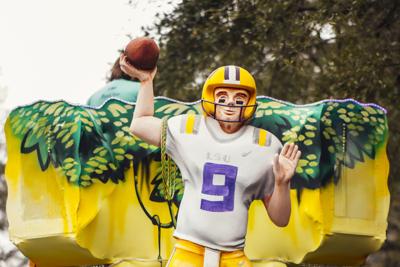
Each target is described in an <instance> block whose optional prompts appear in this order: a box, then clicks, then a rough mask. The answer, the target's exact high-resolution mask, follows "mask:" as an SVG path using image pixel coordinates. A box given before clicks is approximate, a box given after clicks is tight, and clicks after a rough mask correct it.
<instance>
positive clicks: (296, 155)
mask: <svg viewBox="0 0 400 267" xmlns="http://www.w3.org/2000/svg"><path fill="white" fill-rule="evenodd" d="M300 156H301V151H300V150H299V147H298V146H297V145H295V144H293V143H291V144H289V143H286V144H285V145H284V146H283V148H282V150H281V153H280V154H279V155H278V154H275V157H274V164H273V172H274V175H275V184H276V185H288V184H289V182H290V179H292V177H293V175H294V172H295V170H296V167H297V163H298V161H299V159H300Z"/></svg>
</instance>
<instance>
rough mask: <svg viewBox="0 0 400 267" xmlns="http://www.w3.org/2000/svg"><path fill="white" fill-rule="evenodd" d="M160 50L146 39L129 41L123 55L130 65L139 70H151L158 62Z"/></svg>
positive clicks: (149, 39)
mask: <svg viewBox="0 0 400 267" xmlns="http://www.w3.org/2000/svg"><path fill="white" fill-rule="evenodd" d="M159 54H160V48H159V47H158V45H157V44H156V42H155V41H154V40H153V39H151V38H148V37H139V38H136V39H133V40H131V41H130V42H129V43H128V45H127V46H126V47H125V55H126V56H127V58H128V61H129V63H130V64H132V65H133V66H134V67H135V68H137V69H140V70H153V69H154V68H155V67H156V65H157V61H158V56H159Z"/></svg>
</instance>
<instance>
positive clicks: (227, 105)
mask: <svg viewBox="0 0 400 267" xmlns="http://www.w3.org/2000/svg"><path fill="white" fill-rule="evenodd" d="M249 98H250V96H249V93H248V92H247V91H246V90H244V89H233V88H216V89H215V91H214V99H215V100H214V102H215V103H218V104H221V105H216V110H215V118H216V119H217V120H221V121H225V122H238V121H240V119H241V117H242V116H243V113H244V108H243V107H242V106H245V105H247V103H248V102H249Z"/></svg>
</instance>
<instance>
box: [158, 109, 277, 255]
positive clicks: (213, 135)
mask: <svg viewBox="0 0 400 267" xmlns="http://www.w3.org/2000/svg"><path fill="white" fill-rule="evenodd" d="M166 146H167V153H168V154H169V155H170V156H171V157H172V159H173V160H174V161H175V163H176V164H177V165H178V167H179V169H180V171H181V173H182V178H183V182H184V185H185V189H184V194H183V198H182V201H181V204H180V208H179V214H178V221H177V228H176V230H175V233H174V236H175V237H177V238H180V239H185V240H188V241H191V242H194V243H196V244H199V245H202V246H205V247H209V248H213V249H218V250H222V251H234V250H237V249H242V248H243V247H244V242H245V235H246V229H247V216H248V209H249V206H250V204H251V202H252V201H253V200H254V199H263V198H264V196H266V195H269V194H272V191H273V188H274V176H273V171H272V163H273V157H274V155H275V154H276V153H279V152H280V150H281V149H282V144H281V142H280V141H279V140H278V138H277V137H276V136H274V135H273V134H271V133H270V132H267V131H265V130H263V129H259V128H255V127H253V126H248V125H244V126H243V127H241V128H240V130H239V131H237V132H235V133H233V134H227V133H225V132H224V131H223V130H222V129H221V128H220V126H219V123H218V121H216V120H214V119H212V118H211V117H208V116H201V115H179V116H175V117H172V118H170V119H169V120H168V128H167V144H166Z"/></svg>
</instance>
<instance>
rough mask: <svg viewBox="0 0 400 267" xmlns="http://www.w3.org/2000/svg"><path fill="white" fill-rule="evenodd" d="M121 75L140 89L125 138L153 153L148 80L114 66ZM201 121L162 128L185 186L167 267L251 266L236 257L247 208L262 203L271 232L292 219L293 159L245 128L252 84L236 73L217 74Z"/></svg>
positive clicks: (267, 137) (293, 148)
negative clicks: (138, 140) (149, 146)
mask: <svg viewBox="0 0 400 267" xmlns="http://www.w3.org/2000/svg"><path fill="white" fill-rule="evenodd" d="M120 64H121V69H122V70H123V71H124V72H125V73H127V74H128V75H129V76H131V77H133V78H137V79H139V81H140V82H141V86H140V91H139V94H138V98H137V102H136V107H135V111H134V114H133V119H132V124H131V131H132V133H133V134H134V135H136V136H138V137H139V138H141V139H143V140H144V141H146V142H148V143H149V144H152V145H156V146H160V145H161V140H162V138H161V133H162V119H159V118H156V117H154V103H153V101H154V100H153V99H154V94H153V78H154V76H155V74H156V72H157V69H154V70H153V71H151V72H148V71H147V72H146V71H141V70H137V69H135V68H134V67H132V66H131V65H130V64H129V63H127V61H126V58H125V56H121V59H120ZM201 101H202V107H203V110H204V115H187V114H185V115H178V116H175V117H172V118H170V119H168V121H167V124H166V151H167V153H168V154H169V155H170V156H171V158H172V159H173V160H174V161H175V163H176V164H177V166H178V167H179V169H180V171H181V174H182V179H183V182H184V185H185V187H184V193H183V198H182V201H181V204H180V207H179V213H178V220H177V227H176V230H175V232H174V237H175V238H176V239H177V242H176V245H175V248H174V250H173V252H172V255H171V257H170V259H169V261H168V264H167V266H170V267H171V266H173V267H175V266H206V267H216V266H251V263H250V261H249V259H248V258H247V257H246V256H245V254H244V252H243V248H244V243H245V235H246V229H247V217H248V209H249V207H250V204H251V202H252V201H253V200H255V199H260V200H262V201H263V203H264V205H265V208H266V210H267V212H268V215H269V217H270V218H271V220H272V221H273V222H274V223H275V224H276V225H277V226H281V227H283V226H286V225H287V224H288V222H289V217H290V213H291V207H290V192H289V191H290V179H291V178H292V176H293V174H294V172H295V169H296V165H297V162H298V160H299V158H300V154H301V153H300V151H299V150H298V147H297V145H294V144H293V143H292V144H289V143H286V144H285V145H284V146H283V148H282V144H281V142H280V141H279V140H278V138H277V137H276V136H274V135H273V134H272V133H270V132H267V131H265V130H263V129H259V128H256V127H253V126H250V125H246V122H247V121H249V119H251V118H252V116H253V114H254V112H255V110H256V84H255V80H254V78H253V77H252V75H251V74H250V73H249V72H248V71H247V70H245V69H243V68H240V67H237V66H224V67H220V68H218V69H216V70H215V71H214V72H212V73H211V74H210V76H209V77H208V79H207V80H206V82H205V84H204V87H203V92H202V100H201Z"/></svg>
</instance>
